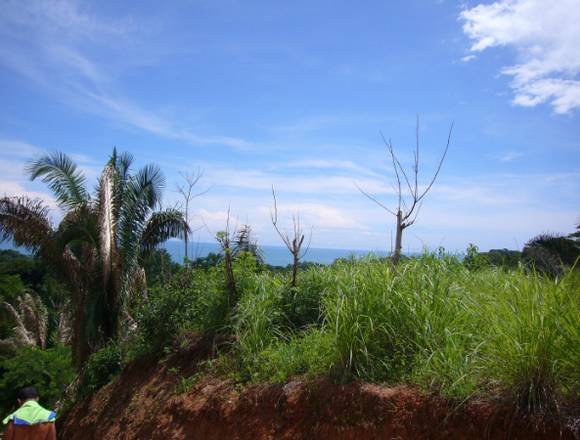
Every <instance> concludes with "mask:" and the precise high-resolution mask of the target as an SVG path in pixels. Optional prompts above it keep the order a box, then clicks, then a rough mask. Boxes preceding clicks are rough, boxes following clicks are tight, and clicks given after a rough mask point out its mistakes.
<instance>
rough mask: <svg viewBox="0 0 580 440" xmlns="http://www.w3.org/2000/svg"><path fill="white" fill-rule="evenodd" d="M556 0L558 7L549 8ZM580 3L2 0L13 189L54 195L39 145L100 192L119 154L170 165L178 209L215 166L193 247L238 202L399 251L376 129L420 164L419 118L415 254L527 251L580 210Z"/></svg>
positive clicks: (1, 82) (259, 216)
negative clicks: (39, 163) (434, 176)
mask: <svg viewBox="0 0 580 440" xmlns="http://www.w3.org/2000/svg"><path fill="white" fill-rule="evenodd" d="M548 5H550V7H548ZM579 22H580V1H578V0H562V1H561V2H557V3H552V2H546V1H539V0H514V1H497V2H485V3H483V4H480V2H475V1H468V2H455V1H450V0H444V1H441V0H440V1H436V0H433V1H430V0H421V1H419V0H416V1H412V0H411V1H398V2H393V1H368V2H364V3H361V2H354V1H337V0H334V1H318V0H317V1H313V0H309V1H293V2H271V1H247V2H241V1H234V0H228V1H219V0H214V1H207V0H206V1H195V0H192V1H172V2H152V1H151V2H149V1H138V2H137V1H135V2H113V1H110V2H109V1H99V2H85V1H80V0H79V1H72V0H71V1H48V0H45V1H30V2H21V1H4V0H3V1H2V6H1V8H0V93H1V97H2V106H0V194H8V195H15V194H28V195H29V196H32V197H40V198H42V199H44V200H45V201H46V202H47V203H48V204H49V205H50V206H52V207H53V208H54V214H53V216H54V219H55V221H57V220H58V216H59V213H58V211H57V209H56V207H55V204H54V201H53V200H52V199H51V197H50V195H49V194H48V192H47V190H46V188H45V187H44V186H43V185H42V184H41V183H38V182H29V181H27V179H26V178H25V176H24V174H23V167H24V165H25V163H26V161H27V160H29V159H30V158H32V157H36V156H38V155H40V154H42V152H44V151H53V150H60V151H64V152H66V153H67V154H69V155H70V156H72V157H73V158H74V159H75V160H76V161H77V162H78V164H79V165H80V166H81V167H82V168H83V169H84V170H85V172H86V173H87V175H88V177H89V178H90V180H91V182H92V183H91V185H93V184H94V182H95V181H96V178H97V176H98V174H99V172H100V170H101V168H102V165H103V164H104V162H105V161H106V159H107V156H108V155H109V154H110V151H111V149H112V147H113V146H117V147H118V148H119V149H122V150H127V151H130V152H132V153H133V154H134V155H135V156H136V157H137V158H138V164H145V163H148V162H156V163H158V164H159V165H160V166H161V167H162V168H163V170H164V172H165V175H166V178H167V189H166V193H165V200H164V203H165V205H167V206H173V205H174V204H176V203H178V202H179V196H178V194H177V192H176V191H175V189H176V185H177V184H178V183H179V180H180V178H179V172H191V171H193V170H196V169H203V170H204V176H203V178H202V179H201V181H200V185H199V189H200V190H205V189H208V192H207V193H206V194H204V195H203V196H201V197H199V198H197V199H196V200H195V203H194V205H195V206H194V212H193V214H192V218H191V222H192V225H193V227H195V228H198V227H201V229H199V230H198V231H197V232H196V234H195V239H196V240H201V241H207V240H210V239H211V237H212V236H213V234H215V232H216V231H218V230H220V229H222V228H223V227H224V225H225V217H226V211H227V209H228V206H229V207H230V211H231V214H232V216H233V217H234V218H235V219H236V221H238V222H241V223H250V224H252V225H253V227H254V231H255V233H256V236H257V238H258V240H259V241H260V242H261V243H264V244H277V243H279V239H278V238H277V236H276V234H275V231H274V229H273V228H272V225H271V223H270V216H269V212H270V209H271V206H272V199H271V190H270V188H271V185H274V186H275V188H276V192H277V195H278V205H279V211H280V213H279V214H280V219H281V222H282V223H283V224H284V226H286V227H289V224H290V221H291V217H292V215H293V214H294V213H296V212H297V213H299V215H300V217H301V220H302V224H303V225H304V227H305V229H307V230H312V245H313V246H317V247H337V248H353V249H377V250H378V249H380V250H387V249H389V247H390V237H391V234H392V231H393V227H394V218H393V217H392V216H390V215H389V214H388V213H386V212H385V211H383V210H381V209H380V208H379V207H378V206H377V205H375V204H373V203H372V202H371V201H370V200H368V199H366V198H365V197H364V196H362V195H361V193H360V192H359V191H358V190H357V188H356V186H355V182H356V183H358V184H359V185H360V186H361V187H362V188H364V189H365V190H366V191H368V192H369V193H372V194H373V195H375V196H376V197H377V198H379V199H380V200H381V201H382V202H383V203H385V204H386V205H389V206H391V205H392V206H394V205H393V204H394V203H395V199H394V197H393V190H392V187H391V183H392V181H393V173H392V170H391V169H390V168H389V162H388V160H387V159H388V157H387V155H386V150H385V147H384V145H383V143H382V140H381V137H380V134H379V131H382V132H383V133H384V134H385V136H386V137H389V138H391V139H392V142H393V145H394V147H395V149H396V151H397V152H398V154H399V156H400V157H401V159H402V160H403V162H404V163H406V164H409V160H410V159H411V157H412V148H413V145H414V142H415V117H416V114H417V113H419V114H420V118H421V126H420V128H421V130H420V140H421V147H422V149H421V159H422V165H421V176H422V179H423V182H424V183H426V182H427V181H428V180H429V177H430V173H432V172H433V170H434V167H435V165H436V162H437V160H438V156H439V155H440V153H441V151H442V149H443V148H444V146H445V141H446V136H447V132H448V130H449V126H450V124H451V122H454V123H455V129H454V133H453V137H452V142H451V146H450V150H449V153H448V157H447V160H446V162H445V164H444V166H443V169H442V171H441V174H440V177H439V180H438V181H437V183H436V184H435V186H434V187H433V189H432V191H431V193H430V195H429V196H428V198H427V199H426V201H425V203H424V205H423V207H422V211H421V213H420V216H419V219H418V220H417V223H416V225H414V226H413V227H411V228H409V229H408V230H407V231H406V235H405V237H404V242H403V247H404V249H405V250H420V249H421V248H422V247H423V246H428V247H430V248H434V247H437V246H444V247H446V248H447V249H450V250H453V251H456V250H463V249H465V248H466V247H467V244H468V243H476V244H478V245H479V246H480V247H481V248H482V249H489V248H502V247H507V248H521V247H522V246H523V244H524V243H525V242H526V241H527V240H528V239H529V238H531V237H532V236H533V235H535V234H538V233H541V232H544V231H553V232H562V233H568V232H571V231H572V230H573V228H574V225H575V224H576V223H577V222H578V221H579V220H580V209H579V206H580V203H579V202H580V160H579V158H580V154H579V153H580V123H579V122H580V117H579V113H580V53H579V52H578V50H577V47H578V45H579V44H580V30H579V29H580V27H578V26H577V23H579Z"/></svg>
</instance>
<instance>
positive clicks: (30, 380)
mask: <svg viewBox="0 0 580 440" xmlns="http://www.w3.org/2000/svg"><path fill="white" fill-rule="evenodd" d="M0 371H2V376H1V378H0V396H2V397H1V399H0V409H1V411H2V413H3V414H6V413H8V412H9V411H11V410H13V409H14V407H15V405H16V395H17V392H18V390H19V389H21V388H23V387H25V386H34V387H36V389H37V390H38V393H39V394H40V403H41V404H42V405H44V406H46V407H47V408H51V407H52V406H53V405H54V404H55V403H56V401H57V400H58V399H59V397H60V396H61V394H62V392H63V391H64V389H65V388H66V387H67V386H68V385H69V384H70V383H71V382H72V381H73V379H74V377H75V369H74V368H73V366H72V361H71V352H70V349H69V348H67V347H62V346H57V347H54V348H49V349H47V350H41V349H39V348H35V347H23V348H20V349H18V350H17V351H16V353H15V355H14V356H13V357H11V358H9V359H5V360H3V361H2V362H1V363H0Z"/></svg>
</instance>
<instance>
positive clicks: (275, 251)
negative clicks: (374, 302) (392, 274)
mask: <svg viewBox="0 0 580 440" xmlns="http://www.w3.org/2000/svg"><path fill="white" fill-rule="evenodd" d="M161 246H162V247H164V248H165V249H167V252H169V255H171V258H172V259H173V261H175V262H177V263H183V257H184V255H185V252H184V245H183V242H182V241H177V240H169V241H167V242H165V243H164V244H162V245H161ZM189 246H190V247H189V258H190V259H195V258H198V257H205V256H207V255H208V254H209V253H211V252H213V253H219V252H220V251H221V250H220V247H219V245H218V244H217V243H190V245H189ZM0 249H16V250H18V251H20V252H22V253H25V254H26V253H28V252H27V251H26V249H22V248H17V247H15V246H13V245H12V243H11V242H0ZM260 249H261V250H262V253H263V255H264V260H265V262H266V263H267V264H270V265H272V266H287V265H288V264H291V263H292V255H291V254H290V252H289V251H288V249H286V248H285V247H283V246H260ZM371 253H372V254H373V255H376V256H379V257H384V256H387V255H388V253H387V252H385V251H370V250H369V251H361V250H352V249H330V248H314V247H311V248H309V249H308V252H307V253H306V255H305V256H304V258H302V261H303V262H306V261H310V262H313V263H320V264H331V263H332V262H333V261H334V260H336V259H337V258H345V257H350V256H355V257H358V258H360V257H365V256H367V255H369V254H371Z"/></svg>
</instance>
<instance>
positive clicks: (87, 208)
mask: <svg viewBox="0 0 580 440" xmlns="http://www.w3.org/2000/svg"><path fill="white" fill-rule="evenodd" d="M98 230H99V226H98V213H97V211H96V209H95V207H94V206H93V205H92V204H84V205H79V206H77V207H75V208H74V209H71V210H70V211H68V212H67V213H66V214H65V215H64V217H63V218H62V220H61V221H60V224H59V225H58V231H57V240H58V244H59V249H61V250H64V248H65V247H66V246H68V247H69V248H71V249H76V248H77V247H78V246H79V245H80V244H81V243H87V244H89V245H90V246H94V247H97V246H98V242H99V232H98Z"/></svg>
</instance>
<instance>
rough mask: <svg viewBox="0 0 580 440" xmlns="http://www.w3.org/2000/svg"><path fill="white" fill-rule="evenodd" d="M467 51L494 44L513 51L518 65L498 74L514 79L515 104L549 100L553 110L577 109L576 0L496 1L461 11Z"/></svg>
mask: <svg viewBox="0 0 580 440" xmlns="http://www.w3.org/2000/svg"><path fill="white" fill-rule="evenodd" d="M460 19H461V20H462V21H463V31H464V32H465V34H466V35H467V36H468V37H469V38H470V39H471V40H472V41H473V44H472V46H471V54H470V55H468V56H467V57H466V58H468V57H471V56H474V54H475V53H477V52H481V51H483V50H486V49H489V48H492V47H510V48H513V49H515V51H516V53H517V56H518V63H517V64H515V65H513V66H508V67H506V68H504V69H503V70H502V73H503V74H505V75H509V76H511V77H512V78H513V80H512V84H511V86H512V88H513V90H514V93H515V97H514V100H513V102H514V104H516V105H520V106H526V107H532V106H536V105H538V104H542V103H546V102H549V103H550V104H551V105H552V107H553V109H554V111H555V112H556V113H568V112H570V111H571V110H573V109H575V108H577V107H580V79H579V75H580V50H578V45H579V44H580V26H579V25H578V23H580V2H579V1H578V0H558V1H553V2H547V1H545V0H500V1H496V2H493V3H490V4H480V5H478V6H475V7H473V8H470V9H466V10H464V11H462V12H461V14H460Z"/></svg>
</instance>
